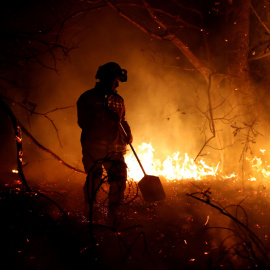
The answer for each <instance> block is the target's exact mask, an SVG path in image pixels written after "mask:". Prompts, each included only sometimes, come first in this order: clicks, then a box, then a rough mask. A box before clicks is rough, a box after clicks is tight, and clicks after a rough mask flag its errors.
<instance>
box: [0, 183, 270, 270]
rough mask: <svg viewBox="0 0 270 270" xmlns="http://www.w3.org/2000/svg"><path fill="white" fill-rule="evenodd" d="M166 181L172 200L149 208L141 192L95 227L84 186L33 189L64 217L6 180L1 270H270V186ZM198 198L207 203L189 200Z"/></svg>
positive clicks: (0, 209)
mask: <svg viewBox="0 0 270 270" xmlns="http://www.w3.org/2000/svg"><path fill="white" fill-rule="evenodd" d="M162 182H163V186H164V189H165V192H166V195H167V198H166V200H164V201H161V202H156V203H146V202H144V200H143V199H142V197H141V195H140V193H139V196H138V198H136V199H135V200H133V201H132V202H130V203H128V204H126V205H123V206H122V207H121V212H120V214H119V216H118V219H117V220H116V221H115V222H109V221H108V220H106V218H105V214H104V212H106V208H105V207H103V206H99V212H98V213H97V216H96V221H95V222H94V224H93V226H92V227H91V224H90V223H89V222H88V221H87V219H86V217H85V216H86V215H85V212H84V210H83V209H84V202H83V194H82V184H72V185H71V184H69V185H62V186H61V185H60V184H59V185H56V184H53V185H45V184H44V183H43V184H39V185H36V186H35V187H34V188H33V189H35V190H37V191H38V190H39V191H40V192H42V193H43V194H45V195H46V196H48V197H49V198H50V199H53V200H54V202H56V203H57V204H58V205H59V206H60V207H61V208H62V209H63V211H64V214H61V213H60V210H59V209H58V207H57V206H56V205H55V204H53V203H52V202H51V201H49V200H48V199H47V198H44V197H43V196H41V195H40V194H39V193H38V192H32V193H29V192H24V191H23V188H22V186H21V185H20V184H19V183H18V182H16V181H14V180H12V179H11V180H10V181H9V182H7V181H6V182H5V184H3V185H2V186H1V193H0V219H1V222H0V228H1V230H0V238H1V241H0V249H1V250H0V254H1V261H0V264H1V269H60V270H61V269H162V270H163V269H200V270H203V269H267V268H268V266H269V260H268V258H269V257H268V255H269V254H268V248H269V247H270V245H269V226H270V217H269V208H270V192H269V188H270V187H269V186H267V185H266V184H264V185H263V184H262V183H257V182H250V183H246V184H245V186H244V190H243V185H242V183H240V182H233V181H232V180H220V181H219V180H202V181H192V180H190V181H188V180H183V181H176V182H166V181H162ZM194 192H199V193H198V194H196V196H198V197H199V198H201V199H203V200H204V202H202V201H199V200H197V199H195V198H191V197H190V196H187V194H190V193H194ZM210 192H211V193H210ZM206 195H207V196H206ZM100 196H101V198H102V196H103V197H104V196H105V195H102V194H101V195H100ZM209 196H210V197H209ZM211 204H213V205H215V206H216V207H217V208H214V207H213V205H211ZM221 209H223V211H224V212H221V211H220V210H221ZM224 213H229V214H231V215H232V217H233V218H236V219H237V220H233V218H232V217H226V216H225V215H224ZM237 222H241V224H242V225H243V226H242V225H241V224H240V223H237ZM239 224H240V225H239ZM249 230H250V231H249ZM253 233H254V234H253ZM257 237H258V238H257ZM258 243H259V244H258ZM256 244H257V246H256Z"/></svg>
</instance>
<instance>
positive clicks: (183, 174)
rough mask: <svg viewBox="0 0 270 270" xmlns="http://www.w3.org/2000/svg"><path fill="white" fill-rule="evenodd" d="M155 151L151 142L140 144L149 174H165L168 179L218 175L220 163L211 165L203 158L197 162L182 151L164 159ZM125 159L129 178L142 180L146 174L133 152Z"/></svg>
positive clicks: (139, 152)
mask: <svg viewBox="0 0 270 270" xmlns="http://www.w3.org/2000/svg"><path fill="white" fill-rule="evenodd" d="M154 151H155V150H154V148H153V147H152V145H151V144H150V143H148V144H147V143H142V144H141V145H139V146H138V151H137V152H138V155H139V157H140V159H141V162H142V164H143V166H144V169H145V171H146V173H147V174H149V175H159V176H163V177H164V178H165V179H167V180H181V179H195V180H202V179H205V178H207V177H209V176H211V177H215V176H216V175H217V171H218V167H219V163H217V164H216V165H212V166H209V165H207V164H206V163H205V162H204V160H203V159H202V160H201V161H200V162H198V163H195V162H194V160H193V159H192V158H190V157H189V156H188V154H187V153H185V155H184V157H183V156H181V154H180V152H176V153H173V155H172V156H168V157H167V158H166V159H165V160H163V161H162V160H160V159H155V158H154ZM125 160H126V163H127V165H128V176H129V178H132V179H134V180H135V181H139V180H141V179H142V177H143V176H144V175H143V172H142V170H141V168H140V167H139V165H138V162H137V160H136V158H135V157H134V156H133V154H132V153H130V154H129V155H127V156H126V158H125Z"/></svg>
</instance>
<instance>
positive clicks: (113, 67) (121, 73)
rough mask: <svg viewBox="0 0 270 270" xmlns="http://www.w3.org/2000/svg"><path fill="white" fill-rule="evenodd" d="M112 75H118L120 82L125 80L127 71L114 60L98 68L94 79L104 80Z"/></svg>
mask: <svg viewBox="0 0 270 270" xmlns="http://www.w3.org/2000/svg"><path fill="white" fill-rule="evenodd" d="M112 77H119V80H120V82H126V81H127V71H126V70H125V69H121V67H120V66H119V65H118V64H117V63H114V62H109V63H107V64H104V65H103V66H100V67H99V68H98V71H97V74H96V79H99V80H104V79H105V80H106V79H108V78H112Z"/></svg>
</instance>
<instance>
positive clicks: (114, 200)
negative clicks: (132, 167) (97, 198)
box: [108, 160, 127, 215]
mask: <svg viewBox="0 0 270 270" xmlns="http://www.w3.org/2000/svg"><path fill="white" fill-rule="evenodd" d="M126 180H127V166H126V164H125V162H124V161H123V160H113V161H111V168H110V170H109V171H108V181H109V184H110V191H109V209H108V213H109V215H115V213H116V209H117V208H118V207H119V205H120V204H121V202H122V201H123V199H124V192H125V188H126Z"/></svg>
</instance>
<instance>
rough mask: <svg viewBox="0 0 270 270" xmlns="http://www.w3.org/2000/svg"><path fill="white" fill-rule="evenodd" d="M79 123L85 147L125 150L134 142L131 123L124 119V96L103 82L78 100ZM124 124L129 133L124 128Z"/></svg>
mask: <svg viewBox="0 0 270 270" xmlns="http://www.w3.org/2000/svg"><path fill="white" fill-rule="evenodd" d="M77 112H78V124H79V126H80V127H81V129H82V134H81V143H82V147H83V148H84V147H86V148H89V147H90V148H91V147H93V148H95V149H96V150H98V149H100V150H102V151H103V152H104V151H105V152H107V153H110V152H122V153H123V154H125V152H126V144H127V143H128V142H131V140H132V135H131V131H130V127H129V125H128V123H127V121H126V120H125V105H124V100H123V98H122V97H121V96H120V95H118V94H117V93H116V92H113V91H112V90H110V91H108V90H107V89H104V88H103V86H102V85H101V84H100V83H97V84H96V86H95V88H93V89H91V90H88V91H86V92H85V93H83V94H82V95H81V96H80V98H79V99H78V101H77ZM120 123H121V124H122V125H123V127H124V129H125V131H126V133H127V135H128V137H126V136H125V134H124V133H123V131H122V130H121V127H120Z"/></svg>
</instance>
